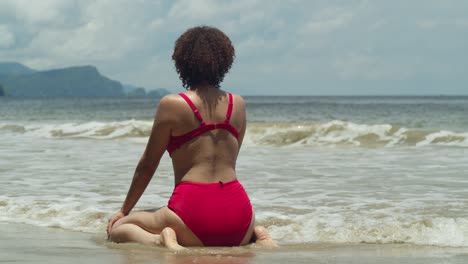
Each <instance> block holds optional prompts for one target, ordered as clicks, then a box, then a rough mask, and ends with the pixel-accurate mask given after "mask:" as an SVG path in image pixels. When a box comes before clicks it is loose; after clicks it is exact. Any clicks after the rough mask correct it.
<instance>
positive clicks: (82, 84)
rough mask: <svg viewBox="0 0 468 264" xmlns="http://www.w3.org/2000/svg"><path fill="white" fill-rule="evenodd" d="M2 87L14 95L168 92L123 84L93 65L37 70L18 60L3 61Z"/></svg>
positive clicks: (58, 95)
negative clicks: (103, 73) (104, 74)
mask: <svg viewBox="0 0 468 264" xmlns="http://www.w3.org/2000/svg"><path fill="white" fill-rule="evenodd" d="M0 87H3V89H1V90H0V94H3V95H8V96H13V97H116V96H117V97H118V96H137V97H141V96H154V97H161V96H163V95H165V94H168V93H169V91H167V90H165V89H157V90H150V91H149V92H148V93H147V92H146V90H145V89H144V88H142V87H136V86H132V85H122V84H121V83H120V82H118V81H114V80H111V79H109V78H107V77H106V76H103V75H101V74H100V73H99V71H98V70H97V69H96V68H95V67H93V66H75V67H69V68H64V69H55V70H47V71H36V70H33V69H30V68H28V67H26V66H24V65H22V64H19V63H15V62H3V63H1V62H0Z"/></svg>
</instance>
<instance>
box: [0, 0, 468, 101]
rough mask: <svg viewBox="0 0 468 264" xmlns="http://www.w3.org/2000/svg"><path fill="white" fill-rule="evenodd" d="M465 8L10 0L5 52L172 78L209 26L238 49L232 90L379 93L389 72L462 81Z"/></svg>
mask: <svg viewBox="0 0 468 264" xmlns="http://www.w3.org/2000/svg"><path fill="white" fill-rule="evenodd" d="M467 12H468V4H466V2H464V1H455V0H454V1H451V2H447V3H445V2H440V1H437V0H428V1H425V4H424V6H421V5H420V4H418V3H416V2H413V1H410V2H407V1H367V0H350V1H338V2H336V1H325V0H317V1H307V0H293V1H288V2H287V3H286V2H284V1H280V0H272V1H261V0H238V1H215V0H190V1H189V0H178V1H169V0H160V1H156V0H154V1H151V0H139V1H127V0H46V1H27V0H18V1H14V0H4V1H0V50H1V52H0V61H19V62H22V63H25V64H27V65H28V66H31V67H34V68H37V69H48V68H56V67H64V66H71V65H77V64H93V65H96V66H97V67H98V68H99V69H100V70H101V72H102V73H104V74H106V75H107V76H109V77H111V78H114V79H117V80H120V81H122V82H125V83H133V84H135V85H141V86H145V87H147V88H155V87H169V88H171V87H174V88H176V87H179V86H180V82H179V80H178V76H177V74H176V73H175V71H174V66H173V63H172V61H171V54H172V49H173V46H174V42H175V40H176V39H177V37H178V36H179V35H180V34H181V33H182V32H184V31H185V30H186V29H187V28H189V27H193V26H196V25H212V26H216V27H218V28H220V29H221V30H223V31H224V32H226V33H227V34H228V35H229V36H230V38H231V39H232V41H233V43H234V45H235V47H236V52H237V57H236V61H235V64H234V67H233V69H232V71H231V73H230V74H229V75H228V76H226V82H225V86H226V87H235V90H234V92H240V93H262V92H264V91H265V90H264V88H265V87H268V91H269V92H272V93H273V92H274V93H288V92H289V93H293V94H294V93H295V94H303V93H311V92H310V91H311V90H310V89H309V87H310V86H313V87H314V90H313V92H314V93H319V94H320V93H326V94H330V91H335V92H336V93H340V92H343V93H349V92H347V90H345V89H346V88H343V87H348V86H353V85H358V86H359V87H364V86H366V85H367V86H368V87H366V88H365V91H372V89H371V88H370V87H371V85H372V86H374V85H375V84H376V82H377V83H379V84H380V85H385V84H386V83H387V82H389V81H391V80H400V81H401V82H406V81H408V83H410V82H409V81H411V83H412V84H414V83H418V80H420V81H421V82H422V80H424V81H425V82H427V81H428V80H433V81H434V82H436V81H437V80H446V79H451V80H459V82H460V83H461V82H465V83H466V81H468V80H467V78H468V77H467V76H468V74H467V72H466V69H468V62H467V61H468V54H467V53H466V52H464V50H465V49H466V48H465V47H466V46H468V35H467V34H466V30H467V28H468V21H467V20H466V18H465V17H466V13H467ZM363 82H364V83H363ZM365 82H369V84H366V83H365ZM285 86H287V87H288V90H285V89H284V87H285ZM252 87H258V88H252ZM256 89H257V90H256ZM330 89H331V90H330ZM363 89H364V88H363ZM395 89H397V88H395ZM395 91H396V92H395V93H398V90H395ZM401 91H403V90H401Z"/></svg>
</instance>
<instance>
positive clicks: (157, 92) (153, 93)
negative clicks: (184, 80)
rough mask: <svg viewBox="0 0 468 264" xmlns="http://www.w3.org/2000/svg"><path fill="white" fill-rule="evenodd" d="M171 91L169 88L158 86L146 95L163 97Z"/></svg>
mask: <svg viewBox="0 0 468 264" xmlns="http://www.w3.org/2000/svg"><path fill="white" fill-rule="evenodd" d="M170 93H171V92H169V91H168V90H166V89H164V88H158V89H154V90H149V91H148V93H146V95H147V96H150V97H163V96H165V95H166V94H170Z"/></svg>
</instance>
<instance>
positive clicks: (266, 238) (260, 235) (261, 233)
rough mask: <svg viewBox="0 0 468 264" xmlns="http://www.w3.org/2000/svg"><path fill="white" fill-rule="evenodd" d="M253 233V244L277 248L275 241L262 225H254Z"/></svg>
mask: <svg viewBox="0 0 468 264" xmlns="http://www.w3.org/2000/svg"><path fill="white" fill-rule="evenodd" d="M254 234H255V238H256V240H255V244H256V245H259V246H262V247H265V248H277V247H278V245H277V244H276V242H275V241H274V240H273V238H271V236H270V234H269V233H268V231H267V230H266V228H265V227H263V226H256V227H255V228H254Z"/></svg>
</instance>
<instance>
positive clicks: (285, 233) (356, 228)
mask: <svg viewBox="0 0 468 264" xmlns="http://www.w3.org/2000/svg"><path fill="white" fill-rule="evenodd" d="M109 212H113V211H112V210H111V209H110V208H103V207H101V206H99V205H96V206H90V205H87V204H84V203H83V202H82V201H79V200H77V199H73V198H65V199H61V201H60V202H58V201H57V202H54V201H44V200H28V199H21V198H13V197H6V196H0V221H3V222H12V223H25V224H30V225H34V226H42V227H54V228H62V229H65V230H72V231H81V232H87V233H96V234H97V233H102V234H104V232H105V228H106V225H107V219H108V217H110V214H109ZM257 223H258V224H259V225H264V226H265V227H267V229H268V230H269V232H270V233H271V235H272V236H273V238H274V239H275V240H277V241H278V242H279V243H280V244H303V243H370V244H402V243H407V244H416V245H432V246H441V247H468V219H465V218H448V217H433V218H423V217H421V218H419V219H418V216H415V215H411V216H407V217H404V216H403V215H402V216H400V217H398V218H396V217H394V216H388V217H387V218H372V217H369V216H368V215H367V216H363V215H354V216H353V219H352V220H350V219H346V217H345V216H343V215H341V214H337V213H334V214H322V215H320V216H317V215H311V214H304V215H296V216H287V217H286V216H271V215H270V216H269V217H262V216H257Z"/></svg>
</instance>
